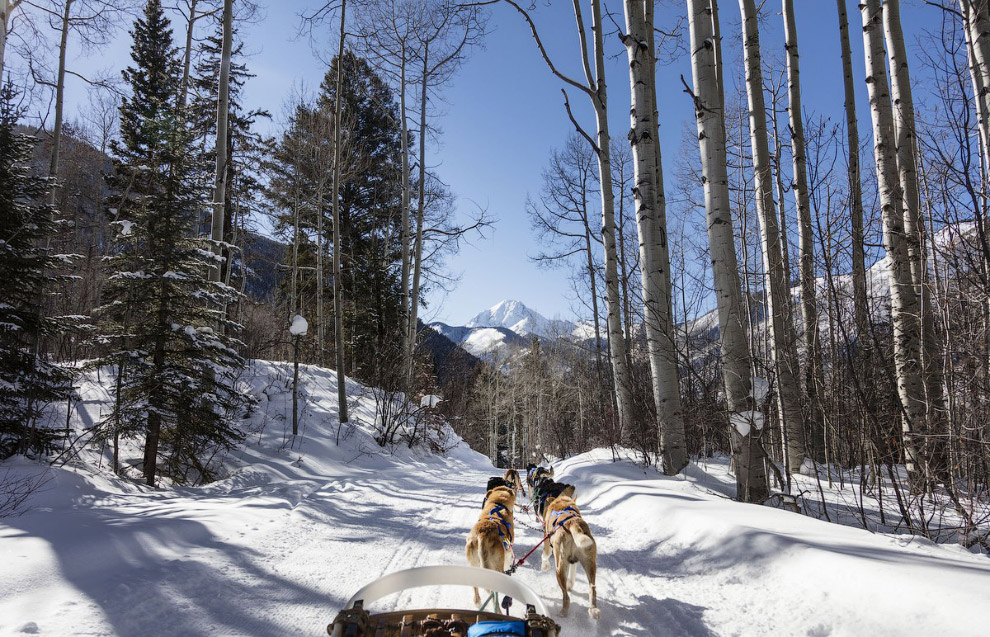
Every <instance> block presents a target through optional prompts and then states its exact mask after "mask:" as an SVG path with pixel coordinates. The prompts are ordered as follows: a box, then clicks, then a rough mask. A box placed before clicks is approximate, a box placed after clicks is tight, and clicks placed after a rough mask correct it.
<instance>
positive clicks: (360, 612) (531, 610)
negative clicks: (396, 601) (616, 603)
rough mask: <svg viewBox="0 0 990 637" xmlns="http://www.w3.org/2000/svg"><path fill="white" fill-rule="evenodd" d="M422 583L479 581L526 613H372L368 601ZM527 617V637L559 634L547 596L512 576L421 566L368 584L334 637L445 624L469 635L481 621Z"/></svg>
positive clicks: (404, 634) (336, 624)
mask: <svg viewBox="0 0 990 637" xmlns="http://www.w3.org/2000/svg"><path fill="white" fill-rule="evenodd" d="M422 586H476V587H478V588H483V589H487V590H492V591H499V593H501V594H504V595H509V596H510V597H512V598H513V599H514V600H518V601H520V602H522V603H523V604H525V605H526V616H525V617H524V618H518V617H509V616H507V615H500V614H498V613H490V612H483V611H470V610H451V609H420V610H404V611H391V612H386V613H375V614H370V613H368V611H366V610H365V609H364V605H365V604H366V603H367V604H370V603H372V602H375V601H377V600H379V599H381V598H382V597H385V596H386V595H391V594H393V593H398V592H401V591H404V590H408V589H410V588H419V587H422ZM509 619H513V620H517V621H525V622H526V637H559V635H560V626H558V625H557V623H556V622H554V621H553V620H552V619H550V617H549V614H548V613H547V608H546V605H545V604H544V603H543V600H542V599H540V597H539V596H538V595H537V594H536V593H535V592H534V591H533V589H531V588H529V587H528V586H526V585H525V584H523V583H521V582H519V581H518V580H514V579H512V578H511V577H509V576H508V575H505V574H503V573H499V572H496V571H491V570H488V569H483V568H475V567H473V566H421V567H418V568H410V569H406V570H404V571H397V572H395V573H390V574H388V575H386V576H384V577H381V578H379V579H377V580H375V581H373V582H371V583H369V584H366V585H365V586H363V587H362V588H361V589H360V590H358V592H356V593H355V594H354V595H353V596H351V598H350V599H349V600H348V601H347V604H346V606H345V608H344V610H342V611H340V613H338V615H337V617H336V618H335V619H334V621H333V623H331V624H330V625H329V626H327V633H328V634H329V635H330V636H331V637H418V636H420V635H423V634H425V632H426V631H427V630H431V629H434V628H436V627H439V626H443V627H444V628H446V630H448V631H449V634H450V635H452V637H465V636H466V635H467V630H468V628H469V627H470V626H472V625H474V624H476V623H478V622H480V621H506V620H509Z"/></svg>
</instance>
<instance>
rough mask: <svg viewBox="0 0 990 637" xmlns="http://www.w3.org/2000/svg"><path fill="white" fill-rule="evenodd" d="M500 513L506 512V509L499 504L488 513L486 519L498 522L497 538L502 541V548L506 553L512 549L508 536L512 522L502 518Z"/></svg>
mask: <svg viewBox="0 0 990 637" xmlns="http://www.w3.org/2000/svg"><path fill="white" fill-rule="evenodd" d="M502 511H508V509H507V508H505V507H504V506H503V505H501V504H496V505H495V508H493V509H492V510H491V512H489V514H488V519H489V520H492V521H497V522H498V536H499V538H501V540H502V547H503V548H504V549H505V550H506V551H511V550H512V547H511V545H510V544H511V543H510V542H509V535H510V534H511V533H512V522H509V521H508V520H506V519H505V518H503V517H502Z"/></svg>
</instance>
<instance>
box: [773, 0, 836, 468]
mask: <svg viewBox="0 0 990 637" xmlns="http://www.w3.org/2000/svg"><path fill="white" fill-rule="evenodd" d="M782 4H783V14H784V38H785V44H784V48H785V49H786V50H787V97H788V100H787V101H788V113H789V115H790V127H791V159H792V161H793V164H794V188H793V190H794V199H795V201H796V203H797V212H798V251H799V253H800V259H799V264H800V272H801V319H802V322H803V323H804V346H805V356H806V361H805V374H804V376H805V393H806V395H807V397H808V412H809V414H810V416H811V417H810V420H811V435H812V440H811V443H812V447H813V448H814V449H815V451H816V453H819V454H820V453H822V452H821V449H822V448H823V447H824V439H825V438H824V436H825V432H824V419H823V417H822V406H821V397H820V396H819V393H820V392H821V390H822V386H823V385H822V356H821V338H820V336H819V329H818V298H817V294H816V291H815V238H814V234H813V233H812V230H811V196H810V194H809V191H808V166H807V150H806V144H805V138H804V117H803V115H802V111H801V79H800V78H801V71H800V64H799V62H798V39H797V24H796V22H795V19H794V0H782ZM780 206H781V208H783V207H784V202H783V200H781V202H780ZM788 285H789V283H788ZM819 457H820V456H819Z"/></svg>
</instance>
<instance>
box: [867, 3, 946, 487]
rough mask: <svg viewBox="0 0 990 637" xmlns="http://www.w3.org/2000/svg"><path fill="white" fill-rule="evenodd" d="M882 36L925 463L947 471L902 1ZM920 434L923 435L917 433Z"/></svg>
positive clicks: (888, 13) (886, 11)
mask: <svg viewBox="0 0 990 637" xmlns="http://www.w3.org/2000/svg"><path fill="white" fill-rule="evenodd" d="M882 14H883V27H884V37H885V39H886V41H887V46H888V49H889V56H890V74H891V77H890V92H891V98H892V101H893V105H894V108H893V110H894V136H895V140H896V141H895V146H896V148H897V174H898V178H899V179H900V183H901V189H902V191H903V194H904V235H905V238H906V239H907V246H908V258H909V259H910V260H911V277H912V279H913V280H914V285H915V288H916V289H917V295H918V300H919V305H920V312H921V361H922V370H923V374H924V381H925V398H926V408H927V410H928V411H927V418H926V422H925V425H926V428H925V430H924V433H925V434H926V435H927V436H926V443H927V444H926V445H925V447H926V450H925V455H926V458H925V459H926V462H928V463H929V465H930V466H931V467H932V468H934V469H935V470H936V471H941V470H943V469H944V468H945V467H946V462H945V461H946V459H945V458H944V457H943V453H942V449H943V444H942V443H943V441H944V439H943V437H942V436H943V434H944V431H943V420H944V416H945V413H946V411H945V393H944V391H943V388H942V382H943V375H942V357H941V347H940V345H939V342H938V335H937V334H936V333H935V313H934V310H933V309H932V298H931V296H932V295H931V289H930V287H929V286H928V284H927V278H928V258H927V255H926V250H925V247H924V246H925V243H924V237H923V235H924V230H925V226H924V221H923V218H922V214H921V195H920V192H919V187H918V168H917V161H916V159H915V147H916V139H917V127H916V125H915V119H914V98H913V96H912V92H911V76H910V73H909V70H908V62H907V51H906V50H905V48H904V34H903V31H902V29H901V15H900V0H885V2H884V5H883V9H882ZM919 433H921V432H919Z"/></svg>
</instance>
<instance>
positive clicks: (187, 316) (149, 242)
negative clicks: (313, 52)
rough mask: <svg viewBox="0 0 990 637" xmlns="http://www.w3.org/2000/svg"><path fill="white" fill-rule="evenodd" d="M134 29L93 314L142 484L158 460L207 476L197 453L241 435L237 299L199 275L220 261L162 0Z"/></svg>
mask: <svg viewBox="0 0 990 637" xmlns="http://www.w3.org/2000/svg"><path fill="white" fill-rule="evenodd" d="M132 35H133V38H134V43H133V45H132V48H131V54H132V59H133V62H134V65H133V66H131V67H129V68H127V69H126V70H125V71H124V72H123V75H124V79H125V80H126V81H127V83H128V84H129V85H130V88H131V95H130V96H129V97H127V98H125V99H124V100H123V102H122V106H121V141H120V142H119V143H118V144H116V145H115V146H114V153H115V155H116V157H115V164H116V171H115V175H114V178H113V181H112V186H113V189H114V191H115V192H116V193H117V195H116V196H115V197H114V198H113V199H115V200H116V201H114V205H115V207H114V208H113V209H111V210H110V216H111V218H113V219H114V221H113V223H114V225H115V226H116V228H117V237H116V242H115V246H114V249H113V251H112V252H111V254H110V255H109V256H108V257H107V270H108V272H109V278H108V281H107V287H106V291H105V296H104V301H105V303H104V305H103V306H102V307H101V308H100V309H99V314H100V318H101V328H100V334H101V338H102V340H103V341H104V343H105V344H106V345H107V346H108V348H109V353H108V354H107V355H106V356H105V357H104V358H103V359H102V360H101V361H100V364H102V365H113V366H114V367H115V368H116V369H117V371H118V378H117V384H116V388H117V400H116V403H115V408H114V410H113V412H112V413H111V414H110V416H109V417H108V418H107V419H106V421H105V422H106V425H107V427H106V433H107V435H113V436H114V438H115V439H116V438H117V437H118V436H125V437H133V436H138V435H140V434H143V435H144V459H143V467H144V477H145V480H146V481H147V483H148V484H150V485H153V484H154V483H155V478H156V475H157V469H158V462H159V458H160V457H161V458H164V462H165V465H166V467H167V469H168V475H169V477H170V478H171V479H172V480H174V481H177V482H186V481H189V480H208V479H210V477H211V474H212V469H211V467H210V466H209V465H208V463H206V462H204V461H203V460H202V458H203V457H212V456H213V455H214V452H215V451H216V450H217V449H223V448H227V447H229V446H230V445H231V444H233V443H234V442H236V441H237V440H238V439H239V438H240V436H241V434H240V432H239V431H238V430H237V429H236V428H235V427H234V426H233V425H232V424H231V422H230V421H231V416H232V415H233V412H234V411H235V410H236V409H237V408H238V407H239V405H240V401H241V398H240V395H239V394H238V392H237V391H236V390H235V388H234V380H235V375H236V373H237V370H238V369H239V367H240V365H241V362H242V361H241V359H240V357H239V356H238V355H237V353H236V352H235V351H234V349H233V348H232V345H233V344H234V343H233V342H232V339H230V338H229V337H228V336H226V335H225V334H226V333H227V332H228V331H229V330H231V329H233V328H235V327H236V326H235V325H233V324H231V323H229V322H228V321H226V320H225V319H224V318H223V311H222V308H223V307H224V306H225V305H226V304H227V303H229V302H231V301H232V300H234V298H236V294H235V293H234V291H233V290H231V288H229V287H228V286H226V285H224V284H223V283H211V282H209V281H208V280H207V273H208V269H209V266H210V265H211V264H212V263H214V262H215V261H214V260H215V258H216V257H215V256H214V255H213V254H212V253H211V252H210V250H209V243H208V240H206V239H201V238H199V237H197V236H196V231H195V228H196V224H197V222H198V220H199V218H200V215H201V214H202V212H203V210H204V198H205V197H206V195H205V193H204V192H203V190H202V188H201V187H200V184H198V183H197V180H196V174H197V170H196V168H197V167H196V165H195V156H196V153H195V152H194V149H193V144H192V139H193V136H192V134H191V132H190V130H189V126H188V124H187V118H186V117H185V114H184V113H182V112H180V109H179V106H178V97H177V94H178V90H177V89H178V86H179V82H180V77H181V66H180V63H179V59H178V56H177V54H176V50H175V49H174V48H173V46H172V31H171V26H170V24H169V21H168V20H167V19H166V18H165V15H164V12H163V11H162V7H161V2H160V0H149V1H148V3H147V6H146V8H145V12H144V16H143V17H142V18H140V19H138V21H137V22H135V25H134V30H133V31H132ZM191 471H192V474H190V472H191Z"/></svg>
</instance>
